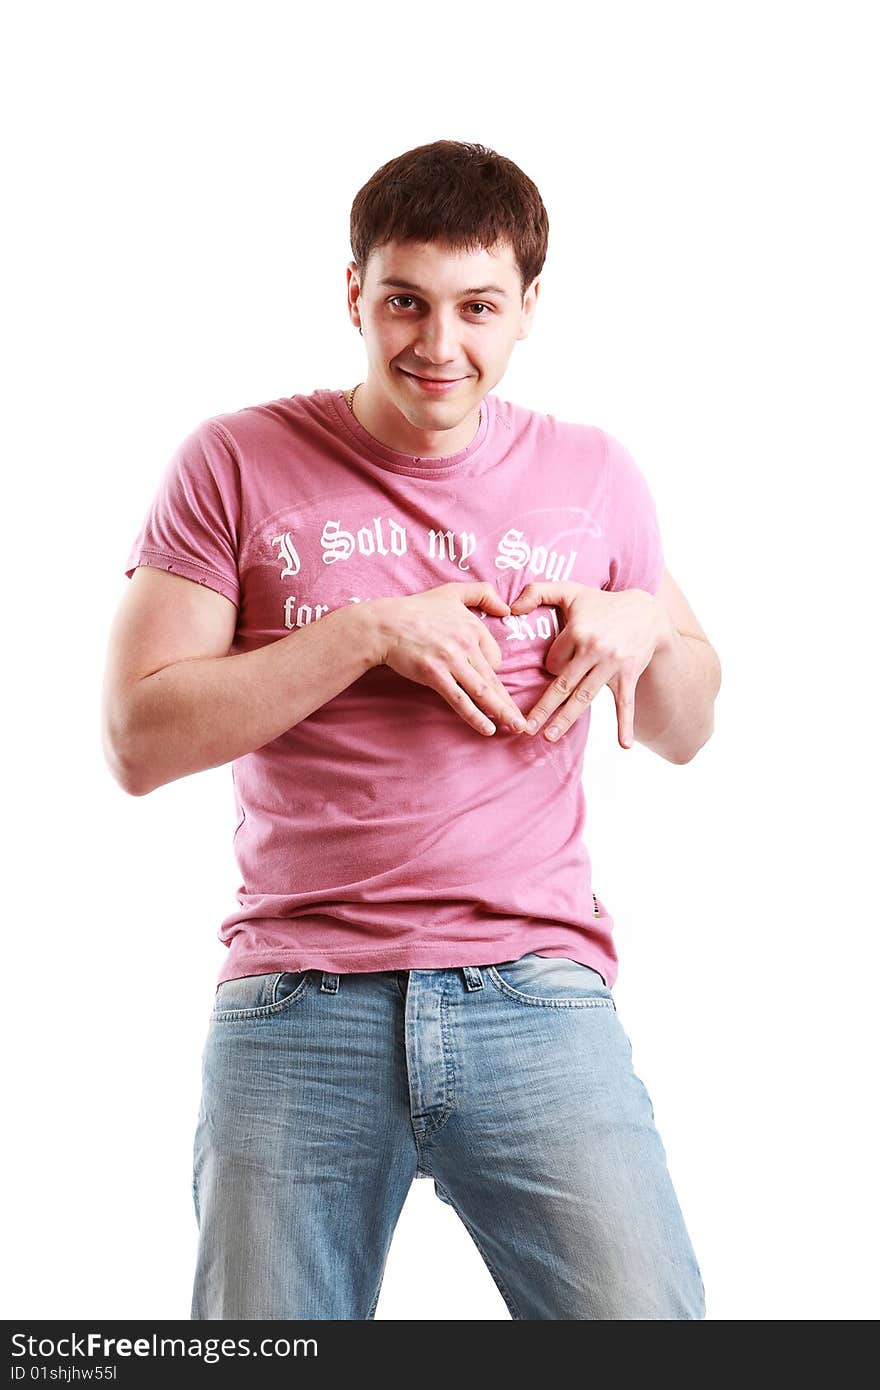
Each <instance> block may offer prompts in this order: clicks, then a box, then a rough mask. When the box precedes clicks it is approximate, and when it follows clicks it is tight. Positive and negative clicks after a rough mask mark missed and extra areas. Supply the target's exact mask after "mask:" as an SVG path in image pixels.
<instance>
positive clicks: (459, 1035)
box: [191, 954, 705, 1319]
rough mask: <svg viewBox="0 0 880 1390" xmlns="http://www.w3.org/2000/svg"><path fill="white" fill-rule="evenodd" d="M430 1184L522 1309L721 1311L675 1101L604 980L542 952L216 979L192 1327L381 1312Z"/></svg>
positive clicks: (199, 1132) (196, 1158) (196, 1184)
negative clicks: (394, 1248)
mask: <svg viewBox="0 0 880 1390" xmlns="http://www.w3.org/2000/svg"><path fill="white" fill-rule="evenodd" d="M416 1177H430V1178H433V1180H434V1189H435V1192H436V1194H437V1196H438V1197H440V1198H441V1200H443V1201H445V1202H447V1203H448V1204H449V1205H450V1206H451V1207H452V1208H453V1209H454V1210H455V1211H456V1212H457V1214H458V1216H459V1217H460V1218H461V1220H462V1222H463V1223H464V1226H465V1227H466V1229H467V1230H468V1232H469V1233H470V1235H471V1237H472V1238H473V1240H474V1242H475V1244H476V1246H477V1248H478V1249H479V1251H480V1254H481V1255H482V1257H483V1260H484V1261H485V1263H486V1266H487V1268H488V1270H489V1272H490V1274H491V1276H492V1278H493V1279H494V1281H495V1283H496V1285H497V1287H498V1289H499V1291H500V1293H501V1295H502V1297H503V1299H504V1301H505V1304H506V1305H507V1308H508V1310H509V1312H510V1316H511V1317H512V1318H517V1319H520V1318H525V1319H545V1318H550V1319H586V1318H599V1319H617V1318H633V1319H636V1318H637V1319H643V1318H673V1319H679V1318H693V1319H697V1318H704V1317H705V1298H704V1288H703V1281H702V1277H701V1273H700V1269H699V1266H698V1264H697V1260H696V1257H695V1254H694V1251H693V1249H692V1246H691V1242H690V1239H689V1236H688V1232H687V1230H686V1227H685V1223H684V1219H683V1216H682V1213H681V1210H680V1208H679V1203H678V1200H677V1198H676V1194H675V1191H674V1189H673V1184H672V1181H671V1179H670V1175H669V1172H668V1170H667V1164H666V1154H665V1150H664V1147H663V1144H662V1142H661V1139H660V1135H659V1133H658V1131H657V1128H656V1126H655V1122H654V1109H653V1106H652V1104H651V1100H650V1097H649V1095H648V1092H647V1090H646V1088H645V1086H644V1084H643V1083H642V1081H641V1080H640V1079H639V1077H638V1076H636V1074H635V1072H634V1071H633V1066H632V1049H631V1046H630V1042H629V1039H628V1037H627V1035H626V1033H625V1031H624V1029H623V1026H622V1025H621V1023H620V1020H619V1018H618V1013H617V1006H616V1003H615V1000H614V998H613V996H612V993H611V990H610V989H608V988H607V986H606V985H605V983H604V981H603V979H602V976H601V975H600V974H599V973H598V972H597V971H595V970H593V969H591V967H589V966H586V965H581V964H579V963H578V962H576V961H572V960H568V959H566V958H549V957H543V956H537V955H534V954H528V955H524V956H521V957H520V958H519V959H517V960H511V961H504V962H500V963H494V964H488V965H484V966H458V967H454V968H449V969H442V970H396V971H395V970H392V971H384V972H378V973H376V972H370V973H358V974H332V973H330V972H327V971H321V970H308V971H300V972H279V971H273V972H271V973H269V974H265V975H249V976H245V977H243V978H241V979H236V980H227V981H225V982H224V983H223V984H221V985H219V986H218V987H217V991H216V995H215V999H214V1009H213V1013H212V1015H211V1018H210V1021H209V1024H208V1036H207V1041H206V1043H205V1048H204V1053H203V1057H202V1096H201V1104H200V1109H199V1117H198V1124H197V1128H196V1134H195V1141H194V1145H193V1198H194V1202H195V1210H196V1220H197V1222H198V1227H199V1239H198V1253H197V1261H196V1271H195V1278H194V1285H193V1296H192V1309H191V1317H192V1318H197V1319H206V1318H222V1319H236V1318H240V1319H263V1318H270V1319H369V1318H373V1317H375V1312H376V1305H377V1303H378V1300H379V1293H380V1290H381V1287H382V1278H383V1274H384V1270H385V1262H386V1258H387V1255H388V1250H389V1247H390V1244H391V1239H392V1236H393V1234H394V1228H395V1226H396V1224H397V1220H398V1217H399V1215H400V1212H401V1209H402V1207H403V1204H404V1201H405V1199H406V1196H407V1193H408V1191H409V1189H410V1184H411V1183H412V1181H413V1179H414V1178H416ZM413 1274H414V1277H416V1275H417V1271H413ZM428 1311H429V1310H428V1309H426V1310H425V1312H426V1314H427V1313H428Z"/></svg>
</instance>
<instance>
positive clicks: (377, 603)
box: [349, 598, 389, 668]
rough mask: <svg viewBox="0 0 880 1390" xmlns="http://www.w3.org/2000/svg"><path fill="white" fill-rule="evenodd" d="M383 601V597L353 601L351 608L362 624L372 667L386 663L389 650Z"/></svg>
mask: <svg viewBox="0 0 880 1390" xmlns="http://www.w3.org/2000/svg"><path fill="white" fill-rule="evenodd" d="M382 602H383V601H382V599H375V598H371V599H365V600H363V601H362V602H361V603H353V604H352V605H351V608H350V609H349V612H350V613H352V614H353V615H354V616H355V617H356V621H357V622H358V624H359V626H360V632H361V639H362V642H363V648H364V656H365V659H366V660H367V661H368V662H369V666H370V668H372V667H374V666H382V665H384V663H385V653H386V652H387V650H388V639H389V634H388V630H387V627H386V624H385V620H384V612H383V609H382Z"/></svg>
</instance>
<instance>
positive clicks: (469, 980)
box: [461, 965, 483, 989]
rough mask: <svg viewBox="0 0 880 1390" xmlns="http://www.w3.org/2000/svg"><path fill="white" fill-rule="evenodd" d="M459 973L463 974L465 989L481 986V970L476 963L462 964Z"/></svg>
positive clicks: (480, 987)
mask: <svg viewBox="0 0 880 1390" xmlns="http://www.w3.org/2000/svg"><path fill="white" fill-rule="evenodd" d="M461 973H462V974H463V975H464V983H465V988H466V989H482V988H483V972H482V970H481V969H480V967H479V966H478V965H463V966H462V967H461Z"/></svg>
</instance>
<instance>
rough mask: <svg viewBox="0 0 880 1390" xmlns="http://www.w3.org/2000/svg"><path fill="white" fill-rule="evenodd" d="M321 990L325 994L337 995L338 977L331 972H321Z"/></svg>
mask: <svg viewBox="0 0 880 1390" xmlns="http://www.w3.org/2000/svg"><path fill="white" fill-rule="evenodd" d="M321 989H322V990H324V991H325V992H326V993H327V994H337V993H338V991H339V976H338V975H337V974H335V973H334V972H333V971H332V970H322V971H321Z"/></svg>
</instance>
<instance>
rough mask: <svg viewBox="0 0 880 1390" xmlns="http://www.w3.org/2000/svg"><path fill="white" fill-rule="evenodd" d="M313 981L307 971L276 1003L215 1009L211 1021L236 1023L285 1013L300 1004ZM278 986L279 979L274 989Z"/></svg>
mask: <svg viewBox="0 0 880 1390" xmlns="http://www.w3.org/2000/svg"><path fill="white" fill-rule="evenodd" d="M267 973H269V972H267ZM271 973H274V972H271ZM280 973H281V974H282V975H284V974H286V973H287V972H286V971H283V970H282V971H281V972H280ZM313 983H314V982H313V980H312V978H311V975H310V974H309V973H307V974H306V975H305V976H304V977H303V979H302V980H301V981H300V983H299V984H298V985H297V987H296V989H295V990H293V991H292V992H291V993H290V994H286V995H285V996H284V998H283V999H279V1000H277V1001H276V1002H275V1003H274V1004H260V1005H259V1006H258V1007H257V1008H253V1009H214V1010H213V1012H212V1013H211V1022H212V1023H235V1022H236V1021H237V1020H239V1019H252V1018H253V1019H260V1018H274V1017H275V1016H276V1014H281V1013H283V1012H284V1010H285V1009H286V1008H289V1007H292V1006H293V1005H294V1004H298V1003H299V1001H300V1000H301V999H303V998H304V997H305V996H306V994H307V993H308V992H309V989H310V987H311V985H312V984H313ZM276 987H277V981H276V984H275V985H273V986H272V988H273V990H274V989H275V988H276Z"/></svg>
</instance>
